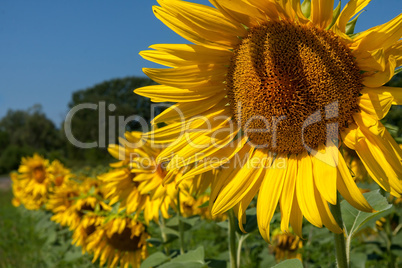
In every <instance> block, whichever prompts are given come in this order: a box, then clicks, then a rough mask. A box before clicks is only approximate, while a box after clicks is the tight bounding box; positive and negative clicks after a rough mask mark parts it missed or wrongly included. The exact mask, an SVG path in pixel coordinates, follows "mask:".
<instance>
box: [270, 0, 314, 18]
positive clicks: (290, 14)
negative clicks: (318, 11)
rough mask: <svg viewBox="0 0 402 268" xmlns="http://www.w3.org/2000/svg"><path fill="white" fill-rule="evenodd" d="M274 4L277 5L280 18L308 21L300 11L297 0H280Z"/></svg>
mask: <svg viewBox="0 0 402 268" xmlns="http://www.w3.org/2000/svg"><path fill="white" fill-rule="evenodd" d="M267 2H268V1H267ZM276 4H277V5H278V6H279V7H277V8H276V9H277V10H278V11H279V14H280V16H281V17H282V18H287V19H291V20H295V21H300V22H302V23H308V22H309V20H308V19H307V18H306V17H305V16H304V15H303V13H302V11H301V4H300V1H299V0H281V1H277V2H276Z"/></svg>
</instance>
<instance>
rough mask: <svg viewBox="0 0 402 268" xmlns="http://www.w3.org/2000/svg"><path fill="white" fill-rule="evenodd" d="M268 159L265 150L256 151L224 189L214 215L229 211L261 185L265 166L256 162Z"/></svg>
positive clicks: (218, 199) (215, 204) (216, 202)
mask: <svg viewBox="0 0 402 268" xmlns="http://www.w3.org/2000/svg"><path fill="white" fill-rule="evenodd" d="M267 157H268V156H267V155H266V153H265V152H263V150H258V149H257V150H255V152H254V155H253V156H252V157H251V158H250V159H249V161H247V163H246V164H245V165H244V166H243V167H242V168H241V169H240V170H239V172H237V173H236V174H234V175H233V176H234V177H233V179H232V180H231V181H230V182H229V183H228V184H226V185H224V186H223V187H222V189H221V191H220V193H219V195H218V197H217V199H216V201H215V203H214V206H213V208H212V210H213V211H214V214H222V213H223V212H225V211H227V210H229V209H230V208H232V207H233V206H234V205H236V204H237V203H239V202H240V201H241V200H242V199H243V198H244V197H245V196H247V195H248V193H249V192H250V190H252V189H253V188H255V184H258V186H259V185H261V183H262V180H263V177H261V176H260V175H261V173H262V171H263V169H264V168H265V165H262V166H261V165H259V164H258V165H255V162H257V161H261V160H264V159H267ZM269 162H270V160H269ZM269 165H270V163H267V166H269ZM254 194H255V193H254ZM253 197H254V196H253Z"/></svg>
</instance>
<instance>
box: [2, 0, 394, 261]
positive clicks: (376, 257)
mask: <svg viewBox="0 0 402 268" xmlns="http://www.w3.org/2000/svg"><path fill="white" fill-rule="evenodd" d="M369 2H370V1H368V0H350V1H348V3H347V4H346V5H345V6H344V7H343V8H341V3H340V2H339V4H338V5H337V6H336V8H335V9H334V8H333V7H334V1H333V0H331V1H328V0H311V1H310V0H304V1H303V2H300V1H299V0H266V1H262V0H236V1H233V0H231V1H230V0H210V5H201V4H197V3H191V2H186V1H181V0H159V1H158V3H159V6H154V7H153V11H154V14H155V16H156V17H157V18H158V19H159V20H161V21H162V22H163V23H164V24H165V25H166V26H168V27H169V28H170V29H172V30H173V31H174V32H175V33H177V34H178V35H180V36H182V37H184V38H185V39H187V40H188V41H189V42H191V44H157V45H152V46H150V49H149V50H145V51H141V52H140V55H141V56H142V57H143V58H145V59H147V60H149V61H152V62H154V63H157V64H161V65H163V66H165V67H166V68H144V69H143V71H144V73H145V74H146V75H147V76H148V77H149V78H151V79H152V80H153V81H154V82H150V83H148V82H146V85H145V86H144V85H141V86H139V87H137V88H136V89H135V90H134V93H133V94H138V95H141V96H143V97H147V98H149V99H150V101H151V102H153V103H163V104H166V107H167V108H166V109H164V110H159V112H158V114H157V115H156V116H154V117H152V118H146V119H144V118H141V120H142V121H141V120H140V119H138V118H137V117H135V118H136V120H137V121H138V123H139V124H141V125H143V124H145V125H148V124H149V125H150V126H151V127H150V130H147V131H136V130H135V131H132V130H130V131H125V132H124V134H123V135H121V136H120V137H119V138H118V141H119V142H118V144H112V143H111V144H108V147H107V151H108V154H109V155H110V158H111V159H113V160H112V161H110V162H109V163H108V164H105V165H103V164H102V165H98V166H95V165H92V166H88V165H76V166H68V164H66V163H64V162H65V161H63V159H57V157H54V156H53V157H52V158H51V159H50V158H45V157H44V154H41V153H34V154H29V155H25V156H24V157H22V159H21V161H20V165H19V167H18V169H17V170H16V171H13V172H11V173H10V175H9V176H10V178H11V182H12V184H11V187H12V194H11V193H9V192H7V191H6V190H2V189H1V188H0V191H1V192H0V193H1V195H0V199H1V203H0V204H1V205H0V267H125V268H126V267H133V268H151V267H158V268H174V267H179V268H180V267H186V268H190V267H191V268H195V267H230V268H241V267H247V268H253V267H261V268H265V267H277V268H281V267H296V268H297V267H339V268H348V267H351V268H352V267H400V266H402V230H401V229H402V196H401V195H402V124H401V122H402V119H401V116H402V109H401V106H398V105H402V88H401V86H402V79H401V77H402V76H401V74H402V72H401V70H402V67H401V66H402V14H400V15H399V16H397V17H396V18H394V19H392V20H391V21H389V22H387V23H385V24H383V25H379V26H376V27H373V28H371V29H368V30H366V31H363V32H360V33H354V28H355V24H356V23H357V19H358V17H359V15H360V14H361V12H362V10H363V9H364V8H365V7H366V6H367V4H368V3H369ZM71 108H73V107H71ZM89 121H90V120H88V124H92V123H93V122H89ZM80 128H85V122H84V123H83V124H81V125H80ZM108 128H109V129H108V133H109V135H112V134H113V133H116V129H117V128H116V126H115V123H113V124H111V125H109V126H108ZM66 129H67V130H68V128H66ZM67 130H66V136H67V139H68V140H69V141H72V144H73V145H74V146H75V147H80V146H82V144H83V143H77V142H76V140H74V139H73V138H72V137H73V136H72V135H71V133H70V134H69V133H68V131H67ZM86 131H87V130H86ZM84 132H85V131H84ZM74 142H75V143H74ZM80 144H81V145H80ZM75 150H76V148H75ZM82 150H85V148H84V147H83V148H82ZM92 152H93V151H92ZM99 154H100V152H99ZM67 163H68V161H67ZM71 163H73V162H71ZM75 163H76V162H75Z"/></svg>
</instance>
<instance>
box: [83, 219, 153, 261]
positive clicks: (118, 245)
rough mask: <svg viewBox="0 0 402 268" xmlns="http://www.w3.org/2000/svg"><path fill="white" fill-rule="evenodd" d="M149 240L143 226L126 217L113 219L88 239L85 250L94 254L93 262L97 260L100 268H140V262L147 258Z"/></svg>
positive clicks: (96, 229)
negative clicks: (102, 267)
mask: <svg viewBox="0 0 402 268" xmlns="http://www.w3.org/2000/svg"><path fill="white" fill-rule="evenodd" d="M148 238H150V236H149V235H148V233H147V232H146V230H145V226H144V225H143V224H142V223H140V222H137V221H135V220H132V219H131V218H128V217H115V218H113V219H111V220H109V221H107V222H106V223H103V224H102V225H101V226H99V227H97V228H95V231H94V232H93V233H92V234H91V235H90V236H89V237H88V244H87V247H86V248H87V250H88V251H89V252H90V253H94V258H93V262H95V261H96V260H97V259H98V258H99V260H100V266H102V265H104V264H105V263H107V267H117V266H118V264H119V262H120V267H129V265H131V267H133V268H137V267H140V264H141V261H142V260H144V259H145V258H146V257H147V256H148V251H147V242H146V240H147V239H148Z"/></svg>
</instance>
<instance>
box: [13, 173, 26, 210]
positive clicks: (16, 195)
mask: <svg viewBox="0 0 402 268" xmlns="http://www.w3.org/2000/svg"><path fill="white" fill-rule="evenodd" d="M10 178H11V183H12V184H11V187H12V191H13V199H12V200H11V203H12V204H13V206H14V207H19V206H20V205H21V197H22V195H23V189H24V188H23V187H22V185H21V183H20V181H19V180H18V173H17V172H11V173H10Z"/></svg>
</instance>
